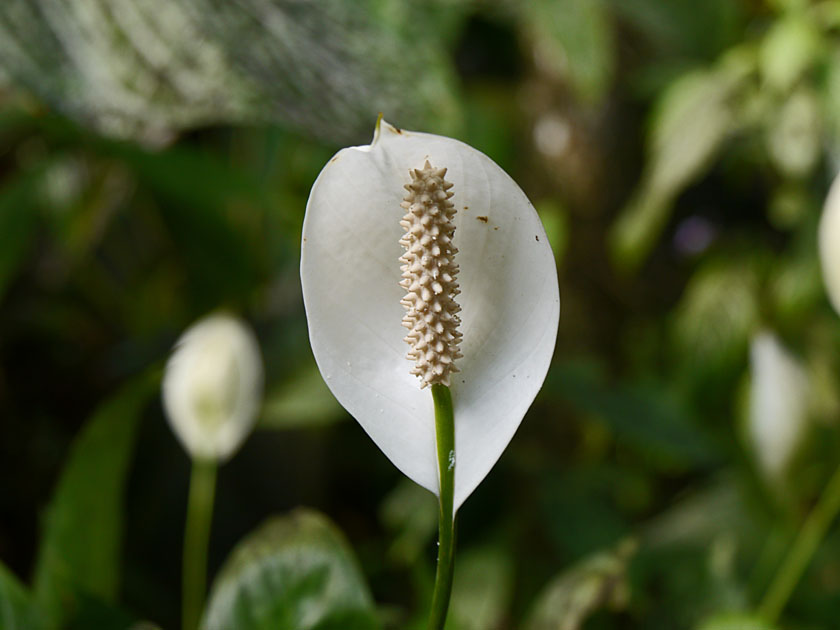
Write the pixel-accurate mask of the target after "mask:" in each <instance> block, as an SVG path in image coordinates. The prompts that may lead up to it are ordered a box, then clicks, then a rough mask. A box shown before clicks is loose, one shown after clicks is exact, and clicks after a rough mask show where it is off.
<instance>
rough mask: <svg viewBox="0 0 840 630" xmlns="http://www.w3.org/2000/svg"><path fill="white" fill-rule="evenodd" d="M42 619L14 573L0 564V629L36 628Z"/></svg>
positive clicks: (40, 624) (23, 629)
mask: <svg viewBox="0 0 840 630" xmlns="http://www.w3.org/2000/svg"><path fill="white" fill-rule="evenodd" d="M43 627H44V620H43V619H42V618H41V616H40V614H39V611H38V610H36V609H35V607H34V606H33V605H32V598H31V596H30V594H29V592H28V591H27V590H26V588H25V587H24V586H23V584H21V583H20V582H19V581H18V579H17V578H16V577H15V576H14V574H13V573H12V572H11V571H9V570H8V569H7V568H6V567H5V566H4V565H3V564H0V629H2V630H36V629H40V628H43Z"/></svg>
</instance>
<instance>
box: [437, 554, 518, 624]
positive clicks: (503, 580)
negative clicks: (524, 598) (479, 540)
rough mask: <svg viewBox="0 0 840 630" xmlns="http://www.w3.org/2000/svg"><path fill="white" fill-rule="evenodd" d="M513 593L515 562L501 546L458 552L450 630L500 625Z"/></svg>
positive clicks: (449, 622)
mask: <svg viewBox="0 0 840 630" xmlns="http://www.w3.org/2000/svg"><path fill="white" fill-rule="evenodd" d="M512 595H513V563H512V562H511V558H510V557H508V555H507V554H505V552H504V551H502V550H501V549H499V548H497V547H490V546H488V547H483V548H479V549H468V550H466V551H464V552H463V553H460V554H458V559H457V562H456V565H455V580H454V583H453V585H452V601H451V603H450V612H449V618H448V621H447V623H446V630H487V628H499V627H501V624H502V622H503V620H504V619H505V616H506V615H507V613H508V608H509V606H510V603H511V596H512Z"/></svg>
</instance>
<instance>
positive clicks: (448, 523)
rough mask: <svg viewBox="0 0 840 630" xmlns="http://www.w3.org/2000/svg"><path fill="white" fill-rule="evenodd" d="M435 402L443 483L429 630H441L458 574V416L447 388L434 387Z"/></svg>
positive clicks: (436, 430) (440, 470) (436, 432)
mask: <svg viewBox="0 0 840 630" xmlns="http://www.w3.org/2000/svg"><path fill="white" fill-rule="evenodd" d="M432 397H433V398H434V401H435V435H436V438H437V455H438V478H439V480H440V526H439V529H440V533H439V540H438V561H437V571H436V572H435V587H434V592H433V593H432V611H431V614H430V615H429V630H442V629H443V625H444V623H446V612H447V611H448V610H449V596H450V595H451V594H452V575H453V573H454V570H455V515H454V509H453V505H454V501H455V413H454V411H453V409H452V394H451V392H450V391H449V388H448V387H447V386H446V385H432Z"/></svg>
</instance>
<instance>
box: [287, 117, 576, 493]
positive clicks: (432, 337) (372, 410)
mask: <svg viewBox="0 0 840 630" xmlns="http://www.w3.org/2000/svg"><path fill="white" fill-rule="evenodd" d="M301 249H302V252H301V280H302V285H303V298H304V304H305V307H306V313H307V318H308V323H309V336H310V341H311V344H312V350H313V353H314V355H315V360H316V362H317V364H318V367H319V368H320V370H321V373H322V375H323V376H324V379H325V380H326V382H327V385H328V386H329V388H330V390H331V391H332V393H333V394H334V395H335V397H336V398H337V399H338V401H339V402H340V403H341V404H342V405H343V406H344V407H345V408H346V409H347V410H348V411H349V412H350V414H351V415H352V416H353V417H354V418H355V419H356V420H357V421H358V422H359V423H360V424H361V425H362V427H363V428H364V430H365V431H366V432H367V433H368V435H370V437H371V438H372V439H373V440H374V442H375V443H376V444H377V445H378V446H379V448H380V449H382V451H383V452H384V453H385V455H386V456H387V457H388V458H389V459H390V460H391V461H392V462H393V463H394V464H395V465H396V466H397V468H399V469H400V470H401V471H402V472H403V473H404V474H406V475H407V476H408V477H409V478H411V479H413V480H414V481H415V482H417V483H418V484H420V485H421V486H423V487H425V488H427V489H428V490H430V491H432V492H434V493H435V494H439V493H440V488H439V468H438V457H437V456H436V433H435V430H436V426H435V410H436V407H435V404H434V402H433V396H432V395H431V394H430V393H429V389H427V388H426V387H425V386H426V385H428V384H431V385H432V386H433V387H432V389H433V390H435V387H436V386H440V387H443V386H450V387H451V397H452V406H453V410H454V448H453V449H452V450H451V452H450V453H449V469H450V470H451V469H452V468H454V476H455V479H454V509H455V510H457V509H458V507H459V506H460V505H461V504H462V503H463V502H464V500H465V499H466V498H467V497H468V496H469V495H470V493H471V492H472V491H473V490H474V489H475V488H476V486H477V485H478V484H479V483H480V482H481V480H482V479H483V478H484V477H485V476H486V475H487V473H488V472H489V471H490V469H491V468H492V466H493V465H494V464H495V462H496V461H497V460H498V458H499V457H500V455H501V453H502V451H503V450H504V448H505V447H506V446H507V444H508V442H509V441H510V440H511V438H512V437H513V434H514V432H515V431H516V429H517V427H518V426H519V423H520V422H521V420H522V417H523V416H524V414H525V412H526V411H527V410H528V407H529V406H530V405H531V403H532V402H533V400H534V397H535V396H536V394H537V392H538V390H539V389H540V387H541V385H542V383H543V380H544V379H545V375H546V372H547V370H548V366H549V363H550V360H551V356H552V354H553V351H554V343H555V339H556V336H557V326H558V319H559V309H560V297H559V290H558V284H557V273H556V269H555V263H554V257H553V255H552V252H551V248H550V246H549V244H548V239H547V238H546V235H545V231H544V229H543V226H542V224H541V223H540V220H539V217H538V216H537V213H536V212H535V210H534V208H533V206H532V205H531V203H530V202H529V201H528V199H527V198H526V196H525V194H524V193H523V192H522V190H520V188H519V187H518V186H517V185H516V183H515V182H514V181H513V180H512V179H511V178H510V177H509V176H508V175H507V174H506V173H505V172H504V171H503V170H502V169H501V168H500V167H499V166H498V165H497V164H495V163H494V162H493V161H492V160H491V159H490V158H488V157H487V156H486V155H484V154H483V153H481V152H479V151H477V150H476V149H473V148H472V147H470V146H468V145H466V144H464V143H462V142H459V141H457V140H453V139H451V138H445V137H441V136H435V135H431V134H426V133H418V132H412V131H405V130H401V129H398V128H396V127H394V126H392V125H390V124H388V123H386V122H384V121H381V122H380V123H378V124H377V127H376V131H375V133H374V138H373V142H372V143H371V144H370V145H368V146H361V147H350V148H346V149H343V150H341V151H339V152H338V153H337V154H336V155H335V156H334V157H333V158H332V159H331V160H330V161H329V162H328V163H327V165H326V166H325V167H324V169H323V170H322V171H321V174H320V175H319V176H318V179H317V180H316V181H315V184H314V185H313V187H312V192H311V194H310V197H309V202H308V204H307V207H306V217H305V219H304V223H303V242H302V247H301ZM427 324H428V325H427ZM424 326H425V328H424ZM406 329H408V335H406ZM406 342H408V344H409V345H408V346H407V345H406Z"/></svg>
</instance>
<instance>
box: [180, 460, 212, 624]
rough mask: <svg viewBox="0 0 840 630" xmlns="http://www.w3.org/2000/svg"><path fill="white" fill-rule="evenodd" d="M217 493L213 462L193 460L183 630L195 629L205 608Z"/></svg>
mask: <svg viewBox="0 0 840 630" xmlns="http://www.w3.org/2000/svg"><path fill="white" fill-rule="evenodd" d="M215 494H216V461H215V460H211V459H201V458H195V459H193V464H192V473H191V476H190V496H189V500H188V504H187V524H186V529H185V531H184V557H183V566H182V567H181V577H182V580H183V583H182V598H183V601H182V628H183V630H196V629H197V628H198V623H199V621H200V620H201V611H202V609H203V608H204V596H205V591H206V588H207V547H208V543H209V541H210V525H211V523H212V520H213V500H214V498H215Z"/></svg>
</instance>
